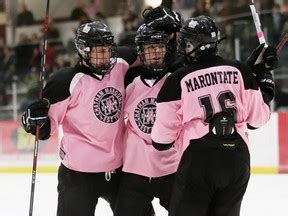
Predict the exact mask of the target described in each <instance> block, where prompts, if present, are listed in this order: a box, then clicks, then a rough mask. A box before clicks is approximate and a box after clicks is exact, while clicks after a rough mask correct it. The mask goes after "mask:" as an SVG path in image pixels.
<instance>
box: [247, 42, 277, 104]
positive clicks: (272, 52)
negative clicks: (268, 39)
mask: <svg viewBox="0 0 288 216" xmlns="http://www.w3.org/2000/svg"><path fill="white" fill-rule="evenodd" d="M263 48H264V44H260V45H259V46H258V47H257V48H256V49H255V50H254V51H253V52H252V54H251V55H250V57H249V58H248V59H247V62H246V63H247V65H248V66H249V67H250V68H251V70H252V72H253V73H254V75H255V78H256V80H257V83H258V85H259V87H260V89H261V90H262V92H264V93H265V94H266V95H267V97H266V99H267V100H268V101H271V100H272V99H273V97H274V91H275V84H274V79H273V76H272V73H271V70H273V69H276V68H277V67H278V55H277V52H276V49H275V48H274V47H271V46H268V47H267V48H266V49H265V51H264V53H263V58H262V61H261V62H260V63H258V64H255V62H256V60H257V58H258V56H259V55H260V53H261V51H262V50H263Z"/></svg>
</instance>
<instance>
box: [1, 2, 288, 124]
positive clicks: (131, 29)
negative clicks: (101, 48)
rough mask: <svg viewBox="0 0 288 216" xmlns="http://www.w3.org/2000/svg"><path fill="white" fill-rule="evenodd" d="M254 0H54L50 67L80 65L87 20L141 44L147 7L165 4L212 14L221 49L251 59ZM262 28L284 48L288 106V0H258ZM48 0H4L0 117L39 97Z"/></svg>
mask: <svg viewBox="0 0 288 216" xmlns="http://www.w3.org/2000/svg"><path fill="white" fill-rule="evenodd" d="M250 2H251V1H250V0H237V1H231V0H162V1H161V0H63V1H58V0H50V16H49V30H48V47H47V57H46V73H45V76H46V77H48V76H49V75H50V74H51V73H54V72H55V71H57V69H59V68H61V67H64V66H71V65H74V64H75V63H76V62H77V60H78V56H77V53H76V50H75V47H74V33H75V30H76V29H77V27H78V26H79V25H80V24H82V23H85V22H88V21H93V20H101V21H103V22H105V23H106V24H108V26H110V28H111V30H112V32H113V33H114V34H115V39H116V42H117V44H119V45H126V46H135V44H134V36H135V33H136V30H137V28H138V27H139V26H140V25H141V24H142V22H143V20H142V15H141V13H142V11H143V9H145V8H147V7H156V6H159V5H164V6H166V7H169V8H172V9H173V10H175V11H178V12H180V13H181V14H182V16H183V18H184V19H186V18H188V17H193V16H198V15H209V16H211V17H213V18H214V19H215V20H216V21H218V23H220V29H221V35H222V36H225V37H226V40H224V41H223V42H222V43H221V46H220V52H221V53H222V54H224V55H225V56H226V57H227V58H231V59H238V60H243V61H244V60H245V59H246V58H247V57H248V55H249V54H250V53H251V52H252V50H253V49H254V48H256V47H257V45H258V43H259V42H258V39H257V36H256V31H255V27H254V23H253V19H252V16H251V13H250V8H249V3H250ZM255 4H256V8H257V11H258V13H259V15H260V20H261V23H262V29H263V31H264V33H265V36H266V39H267V41H268V43H269V44H270V45H273V46H274V47H277V48H278V53H279V63H280V67H279V68H278V69H277V70H275V71H274V77H275V81H276V88H277V93H276V98H275V100H274V103H273V110H274V111H283V110H286V111H287V110H288V46H287V43H286V42H288V41H287V40H288V34H287V33H288V0H258V1H257V0H255ZM45 8H46V1H45V0H41V1H39V0H0V120H11V119H14V120H16V119H18V117H19V115H20V114H21V113H22V110H24V109H25V108H26V106H27V104H30V103H31V101H34V100H35V99H36V98H37V97H38V91H39V72H40V70H41V57H42V46H43V32H44V31H43V20H44V17H45Z"/></svg>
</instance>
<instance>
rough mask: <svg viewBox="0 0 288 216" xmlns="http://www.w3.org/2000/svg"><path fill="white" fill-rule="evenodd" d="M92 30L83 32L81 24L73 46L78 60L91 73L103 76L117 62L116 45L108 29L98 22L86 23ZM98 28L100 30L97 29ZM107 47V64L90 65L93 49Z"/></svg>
mask: <svg viewBox="0 0 288 216" xmlns="http://www.w3.org/2000/svg"><path fill="white" fill-rule="evenodd" d="M89 24H90V28H91V29H92V30H91V31H90V32H88V33H87V32H85V30H84V29H85V26H84V27H83V25H87V24H83V25H82V26H80V27H79V29H78V30H77V34H76V38H75V46H76V49H77V51H78V54H79V56H80V58H81V59H82V60H83V61H84V62H85V63H86V64H87V65H88V66H89V68H90V69H91V71H92V73H95V74H98V75H105V74H106V73H109V72H110V71H111V70H112V68H113V67H114V66H115V64H116V61H117V52H116V44H115V43H114V36H113V35H112V33H111V32H110V30H109V29H108V27H107V26H106V25H105V24H103V23H100V22H93V23H88V25H89ZM98 28H100V29H98ZM101 46H105V47H107V46H109V47H110V50H109V53H110V57H109V62H108V63H105V64H97V65H95V64H92V63H91V59H90V56H91V51H92V48H93V47H101Z"/></svg>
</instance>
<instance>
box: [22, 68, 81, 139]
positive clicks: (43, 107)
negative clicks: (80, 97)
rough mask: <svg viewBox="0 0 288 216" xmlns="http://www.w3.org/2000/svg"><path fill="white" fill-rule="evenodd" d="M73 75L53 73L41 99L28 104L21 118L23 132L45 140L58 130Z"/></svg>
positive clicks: (63, 72) (66, 104)
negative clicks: (37, 133) (36, 134)
mask: <svg viewBox="0 0 288 216" xmlns="http://www.w3.org/2000/svg"><path fill="white" fill-rule="evenodd" d="M74 74H75V73H74V72H73V71H71V70H70V69H68V70H67V69H64V70H61V71H57V72H54V74H53V75H52V76H51V77H50V78H49V80H48V81H47V84H46V85H45V88H44V89H43V99H42V100H39V101H36V102H34V103H32V104H30V105H29V106H28V107H27V109H26V110H25V112H24V113H23V115H22V117H21V122H22V125H23V128H24V130H25V131H26V132H27V133H31V134H33V135H35V133H36V127H37V126H39V127H40V130H39V139H41V140H45V139H48V138H49V137H50V134H53V133H54V132H55V131H56V129H57V128H58V125H59V123H60V122H61V120H62V119H63V116H64V115H65V112H66V109H67V106H68V102H69V100H68V97H69V96H70V91H69V87H70V82H71V79H72V77H73V75H74Z"/></svg>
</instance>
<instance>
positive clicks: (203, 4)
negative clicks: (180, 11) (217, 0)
mask: <svg viewBox="0 0 288 216" xmlns="http://www.w3.org/2000/svg"><path fill="white" fill-rule="evenodd" d="M212 11H214V9H213V6H212V2H211V0H198V2H197V5H196V7H195V10H194V11H193V12H192V14H191V17H196V16H200V15H206V16H211V15H212V14H211V13H212Z"/></svg>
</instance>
